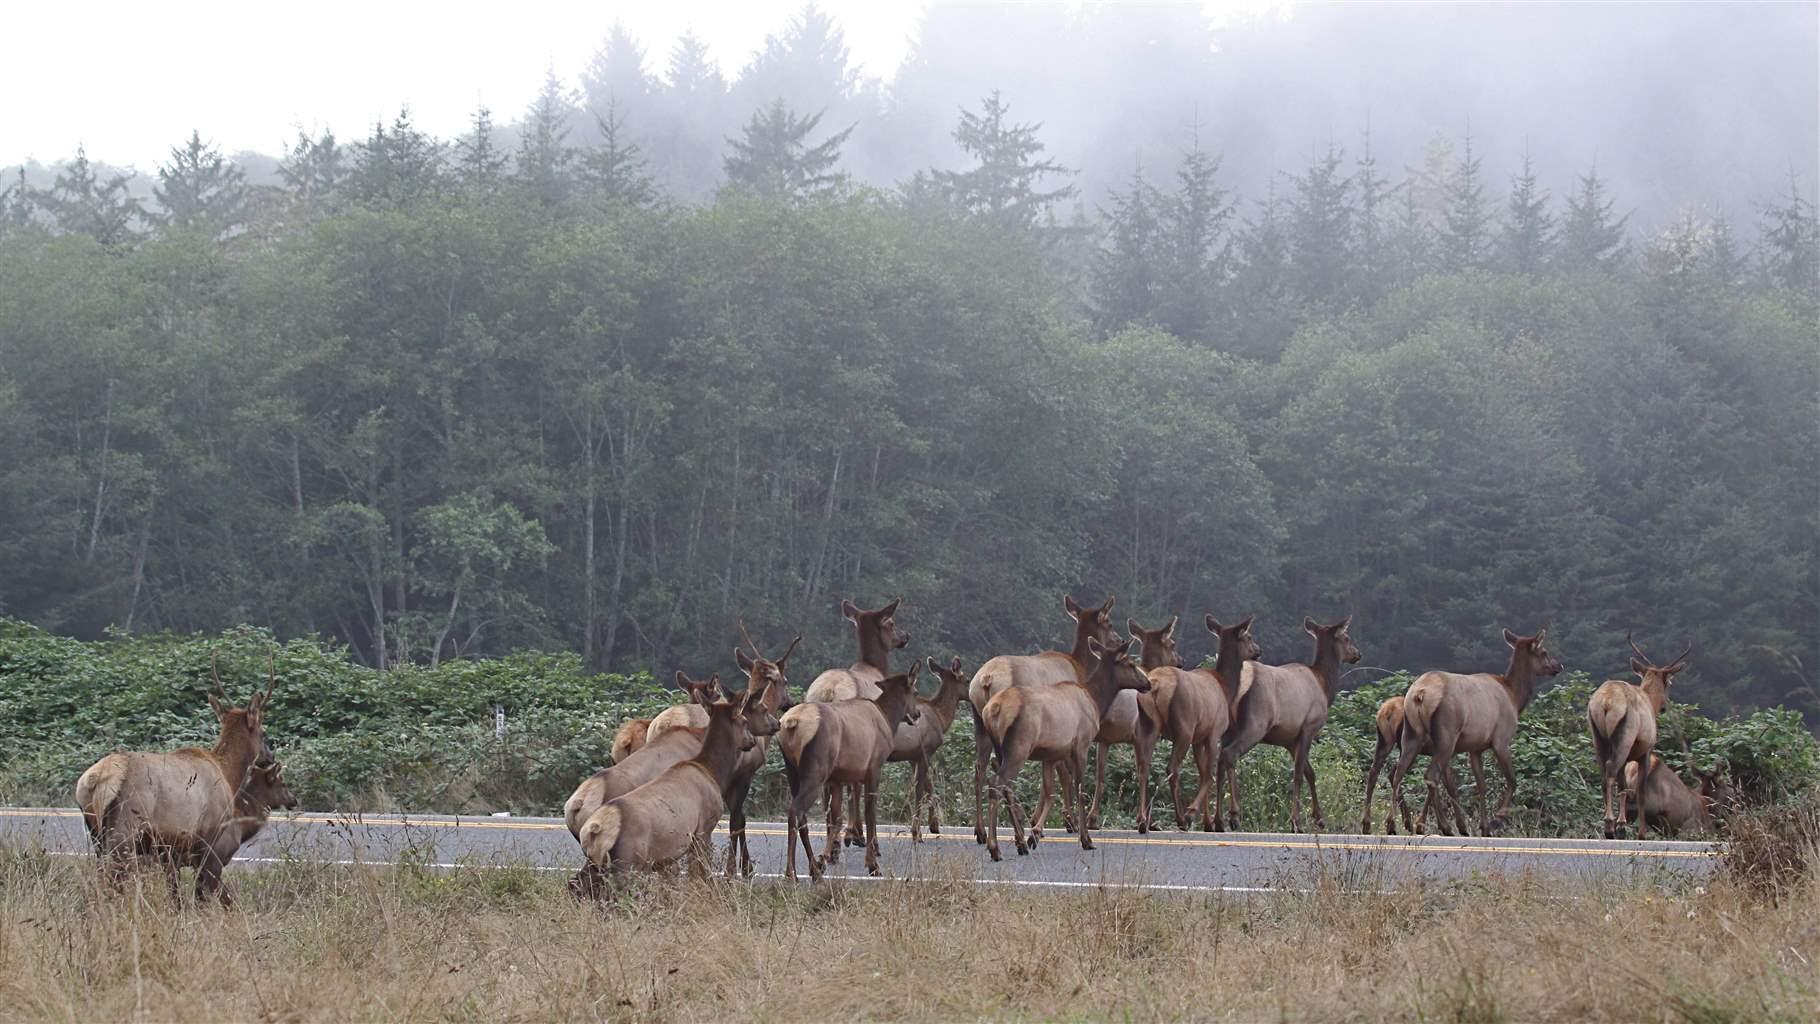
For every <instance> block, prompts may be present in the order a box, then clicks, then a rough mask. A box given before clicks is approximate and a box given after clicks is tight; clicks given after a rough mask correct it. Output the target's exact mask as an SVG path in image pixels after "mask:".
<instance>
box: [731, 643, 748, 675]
mask: <svg viewBox="0 0 1820 1024" xmlns="http://www.w3.org/2000/svg"><path fill="white" fill-rule="evenodd" d="M733 661H734V662H735V663H736V664H738V665H739V670H740V671H741V672H745V673H747V674H748V675H749V674H751V672H752V659H751V658H750V657H748V656H747V655H746V652H745V651H742V650H740V649H739V648H737V647H735V648H733Z"/></svg>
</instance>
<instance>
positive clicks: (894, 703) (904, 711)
mask: <svg viewBox="0 0 1820 1024" xmlns="http://www.w3.org/2000/svg"><path fill="white" fill-rule="evenodd" d="M922 671H923V662H922V659H920V658H918V659H917V660H915V661H913V662H911V663H910V671H908V672H899V673H898V674H896V675H893V676H886V677H885V678H884V679H883V680H882V681H880V682H879V684H878V697H877V700H876V702H877V704H878V706H879V707H880V708H882V709H886V717H887V718H889V717H891V712H890V710H889V709H890V708H893V707H897V708H900V710H899V712H898V719H899V720H900V721H902V722H903V723H904V724H905V725H915V724H916V720H917V719H918V718H921V717H922V715H923V710H922V707H921V706H920V705H918V704H917V702H916V677H917V676H918V675H919V674H921V672H922ZM897 724H898V723H897V722H892V723H891V728H892V729H894V730H895V729H896V728H897Z"/></svg>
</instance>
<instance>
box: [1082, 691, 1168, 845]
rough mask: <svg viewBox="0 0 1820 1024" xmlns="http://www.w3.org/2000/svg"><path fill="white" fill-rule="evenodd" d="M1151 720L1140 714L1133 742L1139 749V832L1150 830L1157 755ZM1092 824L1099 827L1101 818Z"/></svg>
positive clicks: (1095, 819)
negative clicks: (1152, 776) (1152, 768)
mask: <svg viewBox="0 0 1820 1024" xmlns="http://www.w3.org/2000/svg"><path fill="white" fill-rule="evenodd" d="M1149 721H1150V720H1149V719H1148V718H1145V717H1143V716H1142V715H1141V714H1140V715H1139V717H1138V736H1137V742H1136V743H1135V744H1133V748H1134V749H1135V750H1136V751H1137V791H1138V820H1137V830H1138V831H1139V832H1148V831H1150V761H1151V758H1153V757H1155V756H1156V727H1155V726H1154V725H1150V724H1147V723H1149ZM1089 817H1092V816H1091V815H1090V816H1089ZM1092 824H1093V827H1094V828H1099V827H1100V822H1099V819H1098V818H1097V817H1095V818H1094V819H1093V822H1092Z"/></svg>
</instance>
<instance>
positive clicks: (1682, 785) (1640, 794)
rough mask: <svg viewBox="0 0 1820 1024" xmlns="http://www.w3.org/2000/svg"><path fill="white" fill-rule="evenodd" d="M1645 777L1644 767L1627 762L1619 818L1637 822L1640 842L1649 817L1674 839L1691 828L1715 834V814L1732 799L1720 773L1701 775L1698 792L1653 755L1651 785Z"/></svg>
mask: <svg viewBox="0 0 1820 1024" xmlns="http://www.w3.org/2000/svg"><path fill="white" fill-rule="evenodd" d="M1721 771H1723V769H1721ZM1642 775H1643V766H1642V765H1641V764H1640V763H1638V762H1636V761H1626V762H1624V789H1623V791H1622V792H1620V793H1619V795H1618V817H1619V818H1620V819H1622V820H1624V821H1630V820H1632V819H1633V818H1635V819H1636V821H1637V838H1639V839H1641V838H1643V837H1644V825H1645V817H1646V816H1647V820H1648V821H1650V822H1654V823H1655V825H1656V827H1657V828H1658V829H1660V830H1662V831H1663V832H1664V833H1666V834H1667V835H1668V836H1669V838H1671V839H1672V838H1674V837H1675V836H1677V835H1680V834H1681V830H1682V829H1685V828H1687V827H1689V826H1690V825H1691V826H1692V827H1693V831H1695V832H1708V831H1711V830H1712V827H1713V815H1714V812H1715V811H1716V810H1717V809H1718V807H1719V804H1720V802H1721V801H1722V800H1723V799H1724V798H1725V796H1726V795H1728V791H1727V788H1726V786H1725V783H1724V782H1722V781H1721V780H1720V778H1719V775H1720V773H1719V772H1713V773H1711V774H1701V775H1700V789H1699V791H1698V792H1695V791H1694V789H1693V788H1692V787H1690V786H1689V785H1688V784H1687V783H1686V782H1685V781H1683V780H1682V778H1681V776H1680V775H1678V774H1676V772H1675V770H1674V769H1672V768H1670V767H1668V766H1667V765H1665V764H1663V763H1662V758H1661V757H1659V756H1658V755H1656V754H1654V753H1651V754H1650V755H1649V779H1648V781H1647V782H1645V781H1644V780H1643V779H1642ZM1645 797H1647V798H1648V801H1649V803H1648V807H1649V809H1648V811H1647V812H1646V811H1645V810H1644V798H1645ZM1632 801H1635V802H1636V809H1635V810H1632V809H1631V808H1630V803H1631V802H1632ZM1608 838H1609V837H1608Z"/></svg>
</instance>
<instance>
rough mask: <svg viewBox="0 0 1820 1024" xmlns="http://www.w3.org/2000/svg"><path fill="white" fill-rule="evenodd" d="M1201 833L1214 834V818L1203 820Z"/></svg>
mask: <svg viewBox="0 0 1820 1024" xmlns="http://www.w3.org/2000/svg"><path fill="white" fill-rule="evenodd" d="M1201 831H1202V832H1212V831H1213V819H1212V818H1202V819H1201Z"/></svg>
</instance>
